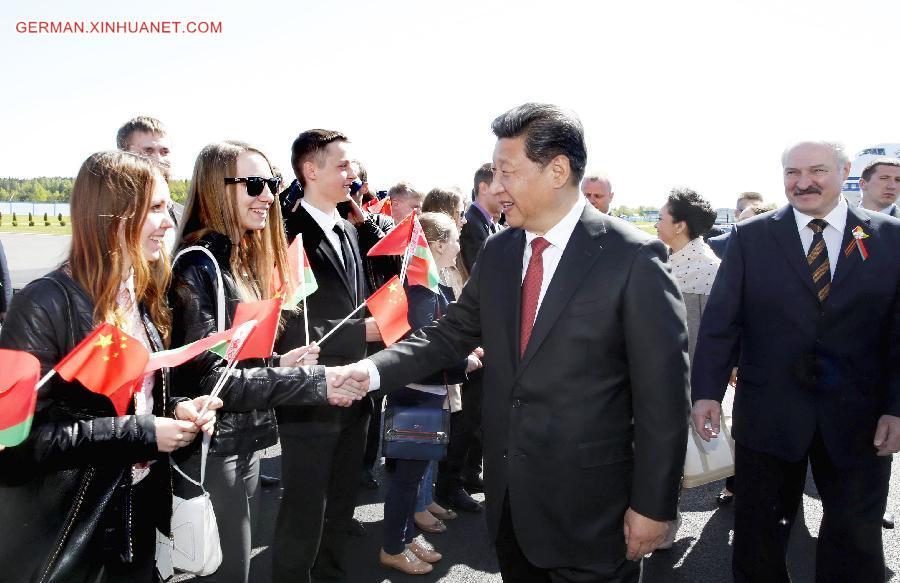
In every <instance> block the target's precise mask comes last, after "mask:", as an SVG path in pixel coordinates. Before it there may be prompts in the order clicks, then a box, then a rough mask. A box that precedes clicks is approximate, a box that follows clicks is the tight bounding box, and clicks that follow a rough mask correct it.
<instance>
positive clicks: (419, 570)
mask: <svg viewBox="0 0 900 583" xmlns="http://www.w3.org/2000/svg"><path fill="white" fill-rule="evenodd" d="M378 562H379V563H381V566H382V567H385V568H387V569H396V570H398V571H400V572H401V573H406V574H407V575H424V574H425V573H431V571H432V569H434V567H432V566H431V565H430V564H428V563H426V562H425V561H423V560H422V559H420V558H419V557H417V556H416V554H415V553H413V552H412V551H411V550H410V549H409V548H408V547H407V549H406V550H405V551H403V552H402V553H400V554H399V555H389V554H387V553H386V552H384V549H381V552H380V553H379V554H378Z"/></svg>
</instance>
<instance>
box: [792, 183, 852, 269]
mask: <svg viewBox="0 0 900 583" xmlns="http://www.w3.org/2000/svg"><path fill="white" fill-rule="evenodd" d="M814 218H815V217H811V216H809V215H804V214H803V213H801V212H800V211H798V210H797V209H796V208H795V209H794V219H796V220H797V230H798V231H799V232H800V242H801V243H803V254H804V255H808V254H809V249H810V247H812V240H813V235H814V233H813V230H812V229H810V228H809V222H810V221H811V220H813V219H814ZM823 220H824V221H825V222H826V223H828V226H827V227H825V230H824V231H822V237H823V238H824V239H825V248H826V249H828V265H829V268H830V269H831V277H832V279H833V278H834V270H835V268H837V262H838V258H839V257H840V256H841V251H842V250H841V243H842V242H843V240H844V227H846V226H847V201H845V200H844V197H843V196H841V197H839V198H838V205H837V206H836V207H834V208H833V209H832V210H831V212H830V213H828V214H827V215H825V217H824V219H823Z"/></svg>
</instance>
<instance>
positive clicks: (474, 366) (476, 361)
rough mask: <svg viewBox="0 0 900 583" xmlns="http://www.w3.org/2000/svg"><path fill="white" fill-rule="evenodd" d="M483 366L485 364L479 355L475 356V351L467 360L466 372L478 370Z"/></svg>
mask: <svg viewBox="0 0 900 583" xmlns="http://www.w3.org/2000/svg"><path fill="white" fill-rule="evenodd" d="M482 366H484V365H483V364H482V363H481V359H480V358H478V357H477V356H475V353H474V352H473V353H472V354H470V355H469V357H468V359H467V360H466V374H469V373H470V372H474V371H476V370H478V369H479V368H481V367H482Z"/></svg>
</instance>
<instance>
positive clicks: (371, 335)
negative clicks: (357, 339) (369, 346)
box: [366, 316, 382, 342]
mask: <svg viewBox="0 0 900 583" xmlns="http://www.w3.org/2000/svg"><path fill="white" fill-rule="evenodd" d="M381 341H382V340H381V329H380V328H379V327H378V322H376V321H375V318H372V317H371V316H370V317H368V318H366V342H381Z"/></svg>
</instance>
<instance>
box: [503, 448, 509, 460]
mask: <svg viewBox="0 0 900 583" xmlns="http://www.w3.org/2000/svg"><path fill="white" fill-rule="evenodd" d="M508 457H509V454H508V452H507V451H506V450H505V449H504V450H503V459H506V458H508Z"/></svg>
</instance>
